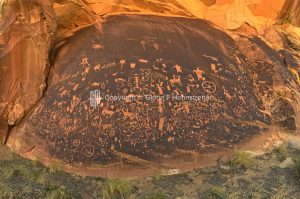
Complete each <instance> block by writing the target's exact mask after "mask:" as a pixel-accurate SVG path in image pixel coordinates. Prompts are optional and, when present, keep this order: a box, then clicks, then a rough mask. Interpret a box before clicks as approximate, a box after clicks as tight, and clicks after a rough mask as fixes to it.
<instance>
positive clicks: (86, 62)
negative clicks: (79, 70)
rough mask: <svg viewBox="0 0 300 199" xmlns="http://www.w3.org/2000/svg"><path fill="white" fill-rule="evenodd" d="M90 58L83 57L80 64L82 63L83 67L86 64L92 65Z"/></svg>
mask: <svg viewBox="0 0 300 199" xmlns="http://www.w3.org/2000/svg"><path fill="white" fill-rule="evenodd" d="M88 60H89V58H87V57H84V58H82V59H81V63H80V65H82V66H83V67H85V65H90V63H89V61H88Z"/></svg>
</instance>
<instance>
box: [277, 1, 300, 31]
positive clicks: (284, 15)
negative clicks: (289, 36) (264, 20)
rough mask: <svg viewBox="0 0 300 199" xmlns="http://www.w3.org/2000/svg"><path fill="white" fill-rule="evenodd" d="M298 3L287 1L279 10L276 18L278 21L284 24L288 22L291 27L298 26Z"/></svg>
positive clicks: (299, 21)
mask: <svg viewBox="0 0 300 199" xmlns="http://www.w3.org/2000/svg"><path fill="white" fill-rule="evenodd" d="M299 14H300V1H299V0H287V1H286V2H285V4H284V6H283V7H282V9H281V12H280V14H279V16H278V18H279V19H280V20H283V21H284V22H290V23H292V24H293V25H296V26H299V25H300V17H299V16H300V15H299Z"/></svg>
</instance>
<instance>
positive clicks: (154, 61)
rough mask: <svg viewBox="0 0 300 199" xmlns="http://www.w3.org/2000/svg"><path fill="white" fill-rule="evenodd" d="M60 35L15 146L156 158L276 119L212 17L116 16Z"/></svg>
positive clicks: (84, 158) (217, 143) (82, 156)
mask: <svg viewBox="0 0 300 199" xmlns="http://www.w3.org/2000/svg"><path fill="white" fill-rule="evenodd" d="M100 26H101V28H100V29H98V27H100ZM62 42H63V43H62V44H61V43H58V44H57V47H54V49H53V51H52V52H53V57H55V59H54V60H53V62H52V63H53V67H52V69H51V72H50V74H51V75H50V76H49V79H48V89H47V90H46V92H45V94H44V97H43V99H41V100H40V101H39V103H38V104H37V105H36V106H35V108H34V109H33V110H32V112H31V114H30V115H28V116H27V117H26V118H25V119H24V120H23V122H22V124H21V125H18V126H17V127H15V128H14V129H13V130H12V132H11V137H10V140H9V144H10V145H12V146H16V145H17V144H16V143H18V144H19V145H18V146H20V148H19V149H17V151H18V150H19V151H24V148H31V147H33V146H35V150H36V151H43V152H45V153H46V154H48V155H49V156H50V157H53V158H57V159H60V160H63V161H64V162H66V163H69V164H81V165H82V164H83V165H94V164H99V165H106V164H107V165H111V164H114V163H116V162H119V161H120V159H123V160H124V161H125V159H126V161H125V162H132V161H136V160H143V161H149V162H157V161H160V160H161V158H163V157H164V155H171V154H172V153H173V152H175V151H177V150H187V151H194V150H197V151H207V150H211V149H216V148H220V147H228V146H230V145H232V144H235V143H238V142H240V141H242V140H244V139H247V138H250V137H252V136H253V135H255V134H256V133H259V132H260V127H259V126H258V125H256V124H257V123H256V122H257V121H260V122H261V123H265V124H267V123H269V119H268V117H267V116H266V115H265V114H264V113H263V112H262V111H261V107H260V100H259V99H258V98H257V96H256V95H255V93H254V90H253V87H252V80H251V78H250V76H249V75H248V74H247V72H246V68H245V66H246V65H247V61H246V60H245V59H244V58H243V56H242V54H241V53H240V51H239V49H238V47H237V45H236V44H235V42H234V40H233V39H231V38H230V37H229V36H228V35H227V34H225V33H224V32H222V31H220V30H218V29H216V28H215V27H214V26H212V25H211V24H210V23H208V22H207V21H204V20H200V19H186V18H175V17H159V16H142V15H125V14H123V15H112V16H108V17H106V18H105V19H104V23H103V24H100V25H96V26H94V25H92V26H89V27H86V28H83V29H81V30H79V31H77V32H75V33H74V36H72V37H70V38H68V39H67V42H66V41H65V40H63V41H62ZM118 96H119V97H118ZM122 96H123V97H122ZM184 96H187V97H192V98H190V99H189V98H182V97H184ZM120 97H121V98H120ZM125 97H127V98H125ZM128 97H132V98H128ZM136 97H137V98H136ZM193 97H195V98H193ZM130 99H132V100H130ZM44 121H47V122H44Z"/></svg>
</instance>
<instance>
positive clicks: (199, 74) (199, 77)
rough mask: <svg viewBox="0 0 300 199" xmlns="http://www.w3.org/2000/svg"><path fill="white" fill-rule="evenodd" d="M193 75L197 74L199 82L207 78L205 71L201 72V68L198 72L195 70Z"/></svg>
mask: <svg viewBox="0 0 300 199" xmlns="http://www.w3.org/2000/svg"><path fill="white" fill-rule="evenodd" d="M193 73H195V74H196V75H197V78H198V81H203V80H205V78H204V77H203V75H204V73H205V72H204V71H203V70H201V69H200V68H197V69H196V70H193Z"/></svg>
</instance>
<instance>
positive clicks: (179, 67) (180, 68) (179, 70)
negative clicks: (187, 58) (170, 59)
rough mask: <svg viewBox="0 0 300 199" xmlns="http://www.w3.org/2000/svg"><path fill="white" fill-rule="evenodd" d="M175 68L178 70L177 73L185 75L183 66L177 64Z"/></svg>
mask: <svg viewBox="0 0 300 199" xmlns="http://www.w3.org/2000/svg"><path fill="white" fill-rule="evenodd" d="M173 68H175V69H176V72H177V73H183V72H182V66H179V65H178V64H176V65H175V66H173Z"/></svg>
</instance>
